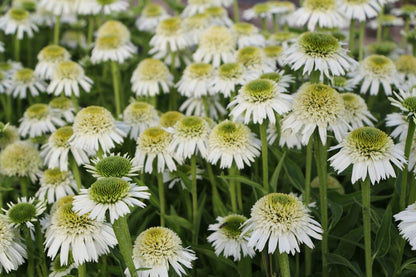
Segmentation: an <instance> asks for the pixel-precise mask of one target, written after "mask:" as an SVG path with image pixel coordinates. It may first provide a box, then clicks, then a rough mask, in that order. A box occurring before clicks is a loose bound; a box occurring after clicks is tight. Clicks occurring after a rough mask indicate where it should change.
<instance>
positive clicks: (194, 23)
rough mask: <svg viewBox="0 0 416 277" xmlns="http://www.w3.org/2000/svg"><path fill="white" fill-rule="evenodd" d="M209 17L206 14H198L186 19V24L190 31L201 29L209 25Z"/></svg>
mask: <svg viewBox="0 0 416 277" xmlns="http://www.w3.org/2000/svg"><path fill="white" fill-rule="evenodd" d="M209 19H210V18H209V16H208V14H206V13H197V14H195V15H193V16H190V17H187V18H186V19H185V24H186V26H187V27H188V28H189V29H201V28H204V29H205V27H206V26H207V25H208V23H209Z"/></svg>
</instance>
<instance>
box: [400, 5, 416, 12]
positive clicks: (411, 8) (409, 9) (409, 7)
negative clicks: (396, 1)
mask: <svg viewBox="0 0 416 277" xmlns="http://www.w3.org/2000/svg"><path fill="white" fill-rule="evenodd" d="M400 9H401V10H402V11H403V13H406V14H414V13H416V5H412V4H405V5H403V6H401V8H400Z"/></svg>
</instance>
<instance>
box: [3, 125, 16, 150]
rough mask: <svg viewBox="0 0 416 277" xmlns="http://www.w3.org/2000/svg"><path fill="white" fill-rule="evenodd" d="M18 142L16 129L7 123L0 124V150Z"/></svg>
mask: <svg viewBox="0 0 416 277" xmlns="http://www.w3.org/2000/svg"><path fill="white" fill-rule="evenodd" d="M17 140H19V133H18V130H17V128H16V127H14V126H12V125H10V124H9V123H6V124H4V123H3V122H0V149H3V148H5V147H6V146H7V145H9V144H11V143H13V142H15V141H17Z"/></svg>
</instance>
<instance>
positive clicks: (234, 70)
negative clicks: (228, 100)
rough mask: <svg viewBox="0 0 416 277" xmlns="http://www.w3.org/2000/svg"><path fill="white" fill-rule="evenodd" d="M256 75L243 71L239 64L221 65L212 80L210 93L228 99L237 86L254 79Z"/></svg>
mask: <svg viewBox="0 0 416 277" xmlns="http://www.w3.org/2000/svg"><path fill="white" fill-rule="evenodd" d="M256 75H257V74H252V73H250V72H247V71H246V70H244V67H243V65H242V64H240V63H225V64H222V65H221V66H220V67H219V68H218V69H217V71H216V74H215V76H214V78H213V80H212V83H211V87H212V91H213V92H214V93H216V94H218V93H222V94H223V95H224V97H230V96H231V94H232V93H233V92H235V91H236V89H237V86H239V85H243V84H245V83H247V82H249V81H251V80H254V79H256Z"/></svg>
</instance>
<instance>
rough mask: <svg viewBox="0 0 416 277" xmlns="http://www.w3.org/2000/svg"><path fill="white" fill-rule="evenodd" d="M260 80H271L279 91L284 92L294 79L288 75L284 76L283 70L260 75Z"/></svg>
mask: <svg viewBox="0 0 416 277" xmlns="http://www.w3.org/2000/svg"><path fill="white" fill-rule="evenodd" d="M260 79H267V80H272V81H273V82H275V83H276V84H277V86H278V87H279V88H280V89H281V91H284V92H286V91H287V89H288V88H289V87H290V84H291V83H293V82H294V81H295V78H294V77H292V76H290V75H286V74H285V71H284V70H281V71H277V72H271V73H265V74H262V75H261V76H260Z"/></svg>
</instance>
